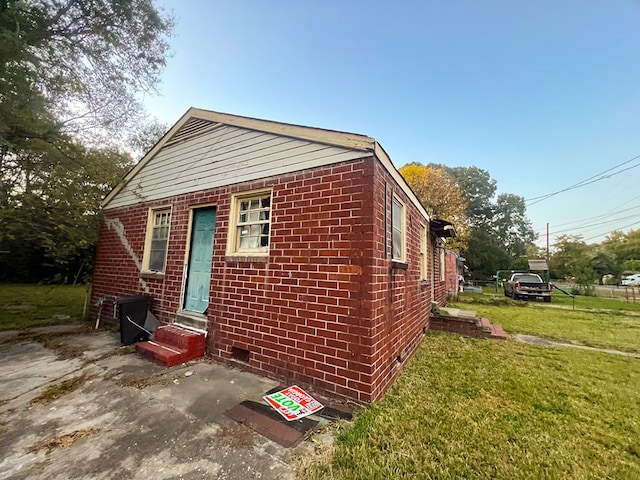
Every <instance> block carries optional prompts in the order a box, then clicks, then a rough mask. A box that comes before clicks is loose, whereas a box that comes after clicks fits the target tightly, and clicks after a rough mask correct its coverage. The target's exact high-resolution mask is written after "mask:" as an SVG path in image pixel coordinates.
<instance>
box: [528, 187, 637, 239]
mask: <svg viewBox="0 0 640 480" xmlns="http://www.w3.org/2000/svg"><path fill="white" fill-rule="evenodd" d="M638 197H640V195H638V196H637V197H634V198H632V199H631V200H635V199H636V198H638ZM631 200H630V201H631ZM637 208H640V205H636V206H635V207H629V208H625V209H623V210H618V211H617V212H614V210H615V208H613V209H611V210H609V211H607V212H605V213H602V214H600V215H595V216H593V217H586V218H582V219H580V220H573V221H571V222H564V223H558V224H554V225H553V227H554V228H558V227H564V226H567V225H574V224H576V223H584V222H591V221H594V220H598V219H600V218H603V217H607V216H612V215H618V214H620V213H623V212H628V211H629V210H635V209H637ZM619 220H621V219H619ZM586 225H588V224H586ZM577 228H580V226H577V227H572V228H569V229H567V230H575V229H577ZM545 232H546V228H540V229H538V230H536V233H538V234H543V233H545Z"/></svg>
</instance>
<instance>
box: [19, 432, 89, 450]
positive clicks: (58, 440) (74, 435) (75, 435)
mask: <svg viewBox="0 0 640 480" xmlns="http://www.w3.org/2000/svg"><path fill="white" fill-rule="evenodd" d="M99 431H100V429H99V428H87V429H84V430H75V431H73V432H71V433H67V434H65V435H52V436H49V437H47V438H43V439H42V440H38V441H37V442H36V443H34V444H33V445H31V446H30V447H28V448H27V449H26V451H27V453H38V452H39V451H40V450H45V449H46V450H47V455H48V454H49V453H51V452H52V451H53V450H54V449H56V448H69V447H70V446H71V445H72V444H73V443H74V442H76V441H78V440H80V439H81V438H87V437H91V436H93V435H96V434H97V433H98V432H99Z"/></svg>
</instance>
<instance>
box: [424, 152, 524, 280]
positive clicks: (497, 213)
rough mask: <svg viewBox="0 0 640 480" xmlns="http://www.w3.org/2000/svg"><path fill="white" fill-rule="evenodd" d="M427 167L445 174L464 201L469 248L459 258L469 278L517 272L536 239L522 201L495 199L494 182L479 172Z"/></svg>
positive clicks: (505, 197)
mask: <svg viewBox="0 0 640 480" xmlns="http://www.w3.org/2000/svg"><path fill="white" fill-rule="evenodd" d="M429 166H431V167H438V168H442V169H443V170H445V171H447V172H448V173H449V175H450V176H451V177H452V178H453V179H454V180H455V182H456V185H458V187H460V189H461V190H462V192H463V194H464V196H465V198H466V199H467V218H468V222H469V226H470V231H469V246H468V248H467V249H464V250H463V252H462V254H463V255H464V257H465V258H466V259H467V265H468V266H469V268H470V269H471V271H472V274H473V275H474V276H475V277H478V278H482V277H488V276H490V275H493V274H495V272H496V270H499V269H509V268H517V267H518V266H519V263H520V262H521V257H522V256H523V255H525V254H527V252H528V251H529V249H530V248H531V247H532V246H533V241H534V240H535V238H536V236H535V232H534V231H533V229H532V228H531V222H530V221H529V219H528V218H527V215H526V206H525V204H524V199H523V198H522V197H521V196H519V195H514V194H509V193H502V194H500V195H498V196H497V198H496V190H497V182H496V181H495V180H494V179H493V178H491V175H490V174H489V172H487V171H486V170H483V169H481V168H478V167H475V166H471V167H447V166H444V165H437V164H429Z"/></svg>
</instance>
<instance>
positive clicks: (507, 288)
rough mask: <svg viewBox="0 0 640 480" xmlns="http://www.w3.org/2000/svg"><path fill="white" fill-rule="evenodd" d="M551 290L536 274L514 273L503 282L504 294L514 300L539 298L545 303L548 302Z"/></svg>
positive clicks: (550, 285) (551, 286)
mask: <svg viewBox="0 0 640 480" xmlns="http://www.w3.org/2000/svg"><path fill="white" fill-rule="evenodd" d="M552 290H553V285H552V284H550V283H547V282H545V281H544V280H542V278H540V275H538V274H536V273H514V274H513V275H511V278H510V279H509V280H507V281H506V282H504V294H505V295H506V296H507V297H511V298H513V299H514V300H516V299H518V298H528V299H529V298H530V299H539V298H541V299H542V300H544V301H545V302H550V301H551V291H552Z"/></svg>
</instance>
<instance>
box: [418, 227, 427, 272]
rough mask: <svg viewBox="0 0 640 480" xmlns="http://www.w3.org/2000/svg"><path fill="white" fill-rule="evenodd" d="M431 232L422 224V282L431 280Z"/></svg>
mask: <svg viewBox="0 0 640 480" xmlns="http://www.w3.org/2000/svg"><path fill="white" fill-rule="evenodd" d="M428 243H429V230H428V229H427V227H426V226H424V225H422V224H420V280H422V281H428V280H429V247H428Z"/></svg>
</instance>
